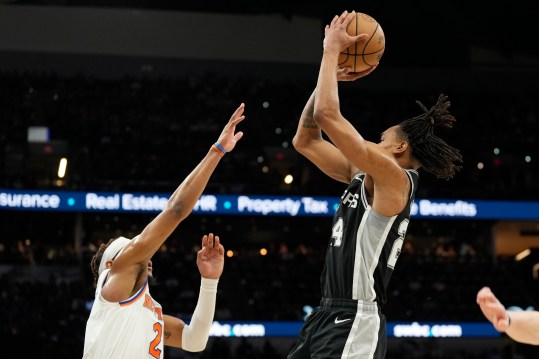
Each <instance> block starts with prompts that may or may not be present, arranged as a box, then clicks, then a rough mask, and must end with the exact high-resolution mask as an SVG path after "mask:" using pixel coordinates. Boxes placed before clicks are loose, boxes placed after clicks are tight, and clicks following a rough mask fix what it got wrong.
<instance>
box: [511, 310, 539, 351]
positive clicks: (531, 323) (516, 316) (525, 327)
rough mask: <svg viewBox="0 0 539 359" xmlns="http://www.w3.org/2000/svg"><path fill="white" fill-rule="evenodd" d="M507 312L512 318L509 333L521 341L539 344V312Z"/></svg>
mask: <svg viewBox="0 0 539 359" xmlns="http://www.w3.org/2000/svg"><path fill="white" fill-rule="evenodd" d="M507 314H508V315H509V316H510V318H511V323H510V324H509V327H508V328H507V329H506V331H505V333H506V334H507V335H509V336H510V337H511V338H512V339H514V340H516V341H518V342H521V343H526V344H533V345H539V312H535V311H534V312H530V311H523V312H513V311H508V312H507Z"/></svg>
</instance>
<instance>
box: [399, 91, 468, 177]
mask: <svg viewBox="0 0 539 359" xmlns="http://www.w3.org/2000/svg"><path fill="white" fill-rule="evenodd" d="M416 103H417V104H418V105H419V107H421V109H422V110H423V111H424V113H422V114H421V115H419V116H416V117H414V118H411V119H408V120H405V121H402V122H401V123H400V124H399V127H400V131H399V135H400V136H401V137H403V138H404V139H406V140H407V141H408V142H409V143H410V146H411V147H412V156H414V157H415V158H416V159H417V160H418V161H419V162H421V166H422V167H423V168H424V169H425V170H426V171H427V172H430V173H432V174H434V175H435V176H436V177H437V178H442V179H445V180H448V179H450V178H452V177H453V176H454V175H455V172H456V171H458V170H460V169H461V168H462V166H457V165H456V164H455V163H454V162H456V161H458V162H462V155H461V154H460V151H459V150H457V149H456V148H453V147H451V146H449V145H448V144H447V143H445V141H444V140H442V139H441V138H439V137H438V136H436V135H434V127H436V126H444V127H447V128H452V127H453V122H455V117H453V115H451V114H450V113H449V111H448V108H449V106H450V104H451V103H450V102H449V101H448V100H447V96H445V95H443V94H441V95H440V97H438V101H437V102H436V104H435V105H434V106H432V107H431V108H430V110H427V108H426V107H425V106H423V104H422V103H421V102H419V101H416Z"/></svg>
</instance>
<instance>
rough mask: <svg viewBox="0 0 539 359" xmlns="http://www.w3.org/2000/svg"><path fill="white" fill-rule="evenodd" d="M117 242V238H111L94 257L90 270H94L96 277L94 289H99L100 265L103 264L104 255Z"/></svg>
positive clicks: (100, 247)
mask: <svg viewBox="0 0 539 359" xmlns="http://www.w3.org/2000/svg"><path fill="white" fill-rule="evenodd" d="M115 240H116V238H111V239H109V241H108V242H107V243H104V244H101V245H100V246H99V248H98V249H97V252H96V253H95V254H94V256H93V257H92V261H91V262H90V268H91V269H92V273H93V275H94V287H97V280H98V278H99V263H101V258H103V253H105V250H106V249H107V248H108V246H109V245H110V244H111V243H112V242H114V241H115Z"/></svg>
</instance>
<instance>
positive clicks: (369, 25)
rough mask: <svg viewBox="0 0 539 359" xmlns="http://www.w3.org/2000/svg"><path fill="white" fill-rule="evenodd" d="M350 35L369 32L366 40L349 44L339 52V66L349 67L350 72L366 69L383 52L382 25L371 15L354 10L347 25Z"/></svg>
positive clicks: (384, 40) (376, 60)
mask: <svg viewBox="0 0 539 359" xmlns="http://www.w3.org/2000/svg"><path fill="white" fill-rule="evenodd" d="M346 32H348V34H349V35H350V36H356V35H359V34H369V38H368V39H367V40H366V41H360V42H359V43H357V42H356V43H354V44H352V45H350V46H349V47H348V48H346V49H345V50H343V51H341V53H340V54H339V67H348V66H349V67H351V68H352V72H361V71H365V70H368V69H369V68H370V67H371V66H372V65H375V64H376V63H377V62H378V61H380V59H381V58H382V55H383V54H384V49H385V46H386V39H385V37H384V31H383V30H382V27H381V26H380V24H379V23H378V21H376V20H375V19H374V18H373V17H371V16H369V15H367V14H364V13H360V12H356V18H355V19H354V20H352V22H351V23H350V24H349V25H348V27H347V29H346Z"/></svg>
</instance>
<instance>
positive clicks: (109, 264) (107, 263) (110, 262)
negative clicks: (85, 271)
mask: <svg viewBox="0 0 539 359" xmlns="http://www.w3.org/2000/svg"><path fill="white" fill-rule="evenodd" d="M105 267H106V268H108V269H110V267H112V261H107V262H106V263H105Z"/></svg>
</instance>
